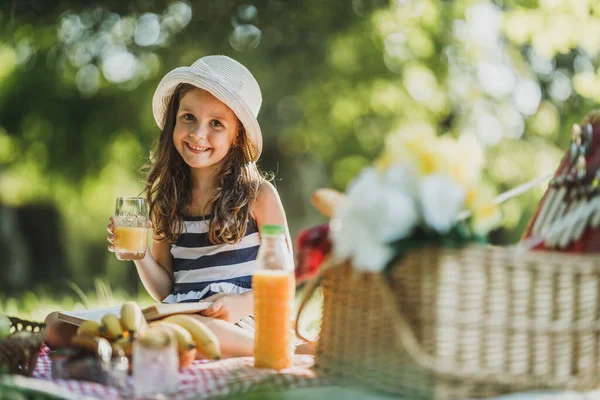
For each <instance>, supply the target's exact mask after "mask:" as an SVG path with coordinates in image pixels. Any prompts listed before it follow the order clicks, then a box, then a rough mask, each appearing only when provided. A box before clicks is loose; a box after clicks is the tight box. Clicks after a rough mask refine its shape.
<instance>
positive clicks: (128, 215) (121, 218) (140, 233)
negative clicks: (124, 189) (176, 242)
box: [107, 197, 152, 260]
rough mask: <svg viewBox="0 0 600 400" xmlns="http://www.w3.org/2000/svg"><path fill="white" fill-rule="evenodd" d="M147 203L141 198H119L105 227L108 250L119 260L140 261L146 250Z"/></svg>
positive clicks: (148, 224)
mask: <svg viewBox="0 0 600 400" xmlns="http://www.w3.org/2000/svg"><path fill="white" fill-rule="evenodd" d="M151 227H152V223H151V222H150V221H149V220H148V203H147V202H146V199H144V198H143V197H119V198H118V199H117V204H116V208H115V215H114V217H111V218H110V223H109V224H108V226H107V230H108V236H107V240H108V241H109V242H110V243H111V244H110V246H108V250H109V251H111V252H114V253H115V254H116V256H117V258H118V259H119V260H141V259H142V258H144V256H145V255H146V250H147V248H148V229H149V228H151Z"/></svg>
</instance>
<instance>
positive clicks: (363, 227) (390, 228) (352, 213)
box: [331, 168, 419, 271]
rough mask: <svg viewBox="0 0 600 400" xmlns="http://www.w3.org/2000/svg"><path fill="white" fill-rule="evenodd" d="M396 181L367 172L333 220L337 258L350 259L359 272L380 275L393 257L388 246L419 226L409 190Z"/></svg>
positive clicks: (369, 169)
mask: <svg viewBox="0 0 600 400" xmlns="http://www.w3.org/2000/svg"><path fill="white" fill-rule="evenodd" d="M399 176H400V175H398V176H396V178H399ZM405 177H406V180H405V181H406V182H409V181H410V178H409V176H408V175H405ZM393 181H394V180H393V179H390V177H384V176H382V175H381V174H380V173H379V172H378V171H377V170H376V169H374V168H366V169H364V170H363V171H362V172H361V174H360V175H359V176H358V177H357V179H356V180H355V181H354V182H353V183H352V185H351V186H350V188H349V189H348V197H347V199H346V201H345V202H344V203H343V204H342V205H341V206H340V207H339V208H338V211H337V212H336V214H335V216H334V219H333V220H332V224H331V228H332V229H331V238H332V241H333V243H334V247H333V248H334V255H335V256H336V257H338V258H339V259H351V260H352V263H353V265H354V266H355V267H356V268H357V269H359V270H366V271H381V270H382V269H383V268H384V267H385V264H386V263H387V261H388V260H389V258H390V257H391V255H392V250H391V248H390V247H389V243H390V242H392V241H394V240H398V239H403V238H405V237H407V236H409V235H410V234H411V233H412V231H413V230H414V228H415V226H416V225H417V223H418V222H419V214H418V207H417V203H416V201H415V199H414V197H413V193H409V190H410V188H409V187H408V186H406V187H405V186H403V185H400V180H398V179H397V180H396V182H395V183H396V184H397V185H399V186H400V187H396V185H394V182H393Z"/></svg>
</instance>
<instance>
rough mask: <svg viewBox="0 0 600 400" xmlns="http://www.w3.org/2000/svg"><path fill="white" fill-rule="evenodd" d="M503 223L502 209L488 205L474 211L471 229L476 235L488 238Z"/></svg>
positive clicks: (494, 205) (495, 205)
mask: <svg viewBox="0 0 600 400" xmlns="http://www.w3.org/2000/svg"><path fill="white" fill-rule="evenodd" d="M501 222H502V212H501V211H500V207H498V205H497V204H494V203H488V204H486V205H484V206H481V207H478V208H477V209H475V210H474V212H473V216H472V217H471V229H472V230H473V232H474V233H476V234H478V235H481V236H486V235H487V234H488V233H489V232H490V231H491V230H493V229H495V228H497V227H498V226H499V225H500V223H501Z"/></svg>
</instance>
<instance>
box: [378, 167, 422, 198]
mask: <svg viewBox="0 0 600 400" xmlns="http://www.w3.org/2000/svg"><path fill="white" fill-rule="evenodd" d="M383 178H384V179H385V181H386V183H387V184H389V185H390V186H393V187H394V188H395V189H397V190H400V191H401V192H403V193H406V194H408V195H410V196H412V197H416V196H417V194H418V193H417V189H418V187H419V182H418V180H417V173H416V171H415V169H414V167H413V166H412V165H410V164H392V165H390V166H389V167H388V168H387V169H386V170H385V172H384V175H383Z"/></svg>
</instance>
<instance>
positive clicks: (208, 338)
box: [164, 314, 221, 360]
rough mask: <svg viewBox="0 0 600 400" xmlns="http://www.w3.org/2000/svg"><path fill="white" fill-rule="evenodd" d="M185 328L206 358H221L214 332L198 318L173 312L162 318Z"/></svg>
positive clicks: (219, 347)
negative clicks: (173, 313)
mask: <svg viewBox="0 0 600 400" xmlns="http://www.w3.org/2000/svg"><path fill="white" fill-rule="evenodd" d="M164 321H166V322H172V323H174V324H177V325H180V326H182V327H183V328H185V329H186V330H187V331H188V332H190V333H191V334H192V339H193V340H194V342H196V348H197V349H198V351H199V352H200V353H202V354H203V355H204V356H205V357H206V358H210V359H213V360H218V359H219V358H221V345H220V344H219V339H217V337H216V336H215V334H214V333H213V332H212V331H211V330H210V329H208V327H207V326H206V325H204V324H203V323H202V322H200V321H199V320H197V319H195V318H194V317H192V316H189V315H185V314H175V315H171V316H169V317H167V318H165V319H164Z"/></svg>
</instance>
